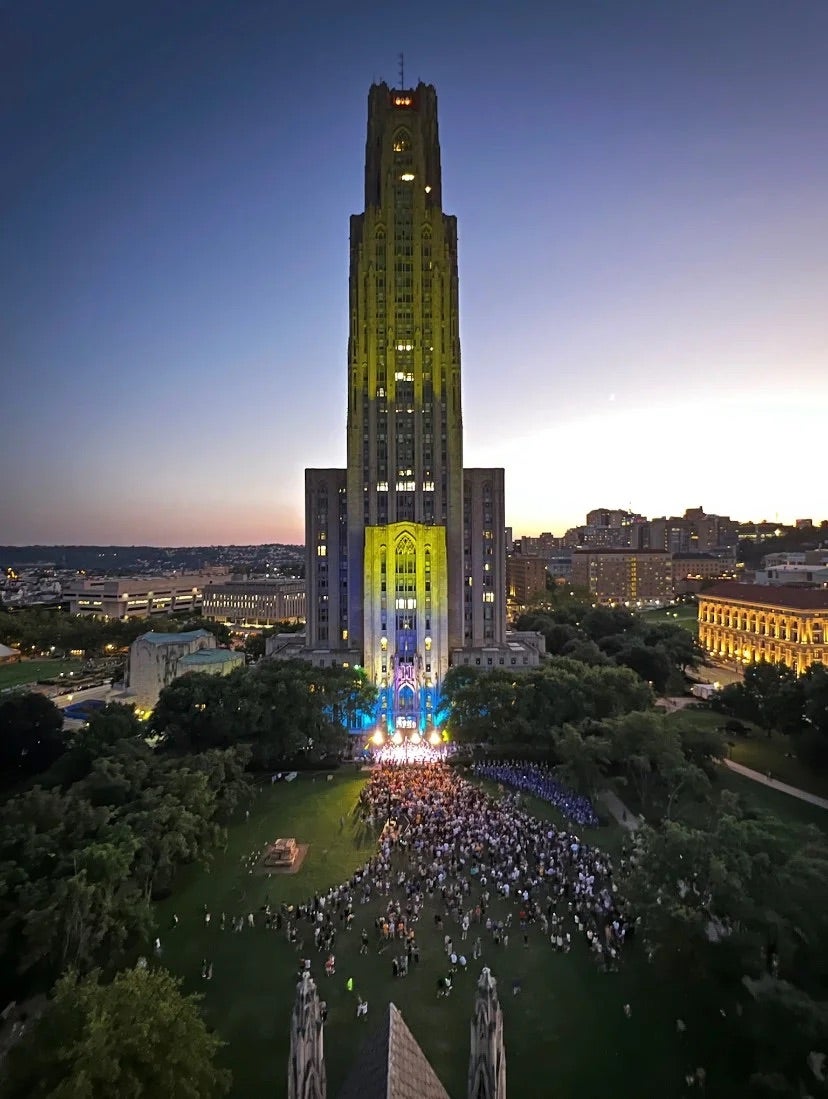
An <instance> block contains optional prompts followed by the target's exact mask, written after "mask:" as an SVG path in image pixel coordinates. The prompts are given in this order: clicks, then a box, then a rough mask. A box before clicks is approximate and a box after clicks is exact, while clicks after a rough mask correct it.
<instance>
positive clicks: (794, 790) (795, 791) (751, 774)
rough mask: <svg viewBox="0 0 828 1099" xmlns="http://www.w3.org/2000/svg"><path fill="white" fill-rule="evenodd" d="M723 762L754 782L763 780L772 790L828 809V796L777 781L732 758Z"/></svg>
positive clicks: (764, 784) (763, 783)
mask: <svg viewBox="0 0 828 1099" xmlns="http://www.w3.org/2000/svg"><path fill="white" fill-rule="evenodd" d="M722 763H723V764H724V765H725V767H727V769H728V770H729V771H734V772H735V773H736V774H737V775H743V776H744V777H745V778H749V779H751V780H752V781H753V782H761V783H762V785H763V786H770V788H771V789H772V790H779V791H780V793H783V794H790V796H791V797H792V798H799V800H800V801H807V802H810V804H811V805H818V806H819V807H820V809H828V798H821V797H819V796H818V795H817V794H809V793H808V791H807V790H800V789H799V788H798V787H796V786H789V785H788V784H787V782H777V780H776V779H775V778H768V776H767V775H763V774H762V773H761V772H760V771H754V770H752V768H750V767H745V766H744V764H742V763H736V762H734V761H733V760H732V759H723V760H722Z"/></svg>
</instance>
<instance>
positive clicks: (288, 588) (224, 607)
mask: <svg viewBox="0 0 828 1099" xmlns="http://www.w3.org/2000/svg"><path fill="white" fill-rule="evenodd" d="M201 613H202V615H203V617H204V618H212V619H215V620H216V621H217V622H224V623H225V624H226V625H228V626H236V627H238V628H240V629H255V628H257V627H261V626H272V625H274V624H275V623H277V622H303V621H304V620H305V581H304V580H290V579H287V578H281V577H276V578H271V579H267V578H265V579H259V580H228V581H226V582H225V583H220V584H210V586H209V587H207V588H205V589H204V600H203V605H202V608H201Z"/></svg>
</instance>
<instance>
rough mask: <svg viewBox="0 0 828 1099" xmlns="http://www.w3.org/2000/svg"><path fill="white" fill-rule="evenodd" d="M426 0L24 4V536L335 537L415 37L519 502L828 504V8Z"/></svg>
mask: <svg viewBox="0 0 828 1099" xmlns="http://www.w3.org/2000/svg"><path fill="white" fill-rule="evenodd" d="M419 10H420V11H421V13H422V14H423V19H422V20H421V21H418V22H417V23H416V24H415V23H414V21H412V20H411V19H410V17H409V18H406V17H405V14H404V13H393V12H390V13H389V12H386V11H385V9H384V8H383V9H380V8H379V7H378V6H377V5H362V6H357V8H355V9H354V11H352V12H349V13H348V14H347V17H346V16H345V15H344V14H343V13H342V12H341V11H339V10H338V9H336V8H334V7H333V6H330V7H327V6H326V5H324V4H323V5H322V6H321V8H317V9H314V13H313V17H311V16H309V15H303V14H302V13H301V12H295V11H291V12H289V13H288V14H287V15H285V14H284V13H282V12H278V13H277V12H276V11H275V8H269V6H268V5H260V4H258V3H245V4H241V5H231V4H230V3H208V4H206V5H205V4H199V5H196V4H187V3H185V4H181V5H176V6H175V8H174V11H173V12H172V13H170V12H169V11H168V10H167V9H165V8H163V7H162V6H161V5H157V4H152V3H151V4H149V5H146V6H145V7H144V8H142V10H141V11H140V13H137V14H135V15H131V16H130V17H129V18H128V19H126V18H123V17H122V16H121V17H120V18H119V15H118V13H113V12H112V11H110V10H108V8H107V6H105V5H102V4H100V5H96V4H91V5H87V6H86V8H85V9H84V10H83V12H81V13H80V14H78V12H76V11H73V12H71V13H69V12H61V11H60V10H59V8H58V6H57V5H55V9H54V18H53V19H44V18H42V13H41V16H37V15H36V14H35V13H33V12H26V11H23V10H18V11H15V12H7V13H6V14H5V16H4V19H5V20H6V24H7V31H8V32H9V33H7V34H6V38H7V41H10V42H12V43H13V45H14V49H13V50H12V51H11V54H13V56H10V58H9V64H8V65H7V66H6V70H7V73H9V74H11V75H10V76H7V81H6V88H5V97H6V99H7V100H8V103H9V105H10V109H7V111H6V112H5V121H4V122H3V123H2V129H3V136H4V138H5V139H6V140H5V145H6V147H7V148H11V149H13V150H14V151H15V153H16V156H15V157H14V158H13V162H12V163H10V164H7V165H6V166H5V167H4V171H3V174H2V178H0V198H2V200H3V203H4V210H5V211H6V221H7V224H6V228H5V234H4V238H3V245H2V249H1V250H0V288H2V291H3V295H4V301H5V303H6V306H7V323H6V326H5V328H6V332H5V335H6V341H4V342H6V347H5V350H4V365H5V366H6V368H7V369H6V370H5V371H4V381H5V386H4V393H3V398H4V399H3V402H2V412H0V428H1V429H2V439H3V444H4V445H3V446H2V448H0V450H2V457H3V463H4V472H5V474H6V475H5V476H4V479H3V488H2V490H0V519H1V520H2V521H1V522H0V542H2V543H15V544H28V543H42V544H73V543H86V544H89V543H101V544H120V543H126V544H159V545H197V544H229V543H235V544H248V543H257V542H277V541H278V542H290V543H299V542H301V541H303V528H304V516H303V503H304V500H303V485H302V478H303V469H304V467H305V466H307V465H311V466H318V467H326V466H340V465H342V463H343V460H344V456H345V446H344V426H345V417H344V414H343V409H344V408H345V404H346V382H347V359H346V354H345V351H344V347H345V342H346V338H347V331H348V323H347V322H348V318H347V308H348V305H347V269H348V242H347V228H346V227H347V217H348V215H349V214H350V213H351V212H352V211H353V210H355V209H359V208H360V192H361V184H362V164H361V150H362V146H363V143H364V129H363V127H364V121H363V110H364V90H365V88H366V87H367V85H368V84H369V83H370V82H371V80H372V78H376V79H380V78H385V79H386V80H387V81H388V82H389V83H395V84H396V83H398V80H397V62H396V55H397V52H398V50H399V49H400V48H401V47H402V48H404V49H405V50H406V83H407V84H411V83H412V82H415V81H416V79H417V77H420V76H421V77H422V79H423V80H426V81H428V82H430V83H433V84H434V85H435V86H436V89H437V93H438V95H439V97H440V109H441V137H442V142H443V146H444V157H443V190H444V202H445V206H446V208H447V209H450V210H451V211H452V212H453V213H455V214H456V215H457V217H458V222H459V225H460V243H459V257H460V272H461V279H460V302H461V305H460V316H461V330H460V338H461V343H462V347H463V404H464V433H465V440H466V443H465V461H466V463H467V464H469V465H480V466H504V467H505V469H506V485H505V491H506V521H507V523H508V524H509V525H510V526H512V527H513V529H514V531H515V534H516V535H518V534H536V533H539V532H540V531H542V530H552V531H553V532H554V533H556V534H561V533H563V530H565V529H566V528H568V527H571V526H574V525H577V524H579V523H581V522H582V520H583V516H584V513H585V511H586V510H588V509H589V508H590V507H595V506H606V507H617V508H627V507H630V506H632V507H634V508H635V509H636V510H640V511H641V512H642V513H644V514H647V515H650V516H658V515H674V514H681V513H682V512H683V511H684V508H685V507H691V506H696V505H698V504H702V505H703V506H704V507H705V509H706V510H707V511H708V512H716V513H720V514H730V515H731V516H732V517H733V518H736V519H742V520H747V519H753V520H757V521H758V520H760V519H770V520H774V519H776V518H777V516H778V518H779V521H780V522H788V523H792V522H793V521H794V520H795V519H797V518H801V517H803V516H810V515H812V513H814V512H819V511H820V501H819V500H818V499H817V498H816V496H817V473H816V470H815V467H813V466H810V465H809V463H812V462H813V461H814V459H813V458H812V457H811V455H812V454H814V452H816V453H817V454H818V453H819V439H820V438H821V430H824V427H823V425H824V422H825V417H826V414H827V413H828V362H826V347H828V318H826V315H825V309H824V302H825V300H826V297H827V296H828V294H827V293H826V292H827V291H828V258H826V257H828V252H827V251H826V249H825V247H824V237H825V230H826V228H827V227H828V226H826V206H825V198H824V195H825V193H826V183H827V182H828V150H826V147H825V142H824V140H822V134H823V126H824V123H823V120H822V107H821V104H822V103H823V102H824V101H825V98H826V95H828V74H826V72H825V71H824V67H823V65H822V58H821V53H820V43H821V42H822V41H824V36H825V31H826V30H828V9H824V8H823V9H820V8H818V6H817V5H813V4H807V3H794V4H792V5H788V6H786V8H785V9H784V11H783V10H781V9H778V8H776V7H774V6H773V5H771V4H764V3H758V4H757V3H750V4H748V3H735V4H733V5H728V7H727V9H726V10H724V9H723V8H722V7H721V6H719V5H715V4H712V3H708V4H700V5H695V6H694V7H693V8H692V10H690V9H686V10H679V9H671V11H670V12H669V13H668V12H666V11H665V10H664V9H663V7H662V6H661V5H657V4H654V3H633V4H630V5H625V6H624V8H623V10H622V9H621V8H617V9H616V8H612V7H610V6H608V5H601V4H594V5H581V4H578V5H575V4H561V5H553V6H549V5H532V4H519V5H517V7H516V8H514V10H513V11H512V12H511V14H510V15H508V16H507V15H506V14H505V13H504V12H502V11H497V10H494V9H491V10H490V9H487V8H485V7H483V8H480V9H479V10H477V11H476V13H475V17H474V18H473V19H472V18H471V17H469V16H468V14H466V13H465V12H464V11H463V9H462V7H461V6H459V5H455V6H452V5H449V6H448V7H447V8H446V7H441V8H439V9H438V8H437V7H436V5H435V6H429V5H428V4H426V5H424V6H421V8H420V9H419ZM379 11H382V13H383V18H382V19H381V20H379V21H378V20H377V19H376V13H377V12H379ZM429 12H431V13H432V16H433V18H432V19H431V20H429V18H428V13H429ZM320 13H321V16H322V18H320ZM438 17H439V19H440V26H441V34H440V35H439V36H435V35H434V33H433V20H434V19H436V18H438ZM343 42H344V43H346V45H345V46H343ZM307 211H313V215H312V216H308V215H307ZM9 471H10V472H11V476H10V475H9ZM822 510H824V508H823V509H822ZM820 517H821V516H820V515H817V514H813V518H814V519H815V521H819V518H820Z"/></svg>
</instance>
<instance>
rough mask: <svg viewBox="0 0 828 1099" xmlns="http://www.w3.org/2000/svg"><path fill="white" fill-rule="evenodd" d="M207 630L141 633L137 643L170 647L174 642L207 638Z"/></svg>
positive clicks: (208, 632) (208, 633)
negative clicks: (145, 642)
mask: <svg viewBox="0 0 828 1099" xmlns="http://www.w3.org/2000/svg"><path fill="white" fill-rule="evenodd" d="M209 636H210V631H209V630H187V631H186V632H184V633H155V632H154V631H150V632H149V633H142V634H141V636H140V637H139V638H138V640H139V641H148V642H149V643H150V645H171V644H174V643H175V642H190V641H198V639H199V638H200V637H209Z"/></svg>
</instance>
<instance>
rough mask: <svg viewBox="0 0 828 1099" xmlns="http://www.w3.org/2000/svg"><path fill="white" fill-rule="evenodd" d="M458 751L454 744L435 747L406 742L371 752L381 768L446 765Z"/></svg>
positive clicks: (373, 759) (385, 745) (374, 760)
mask: <svg viewBox="0 0 828 1099" xmlns="http://www.w3.org/2000/svg"><path fill="white" fill-rule="evenodd" d="M456 750H457V749H456V748H455V746H454V745H453V744H437V745H433V744H428V743H425V742H421V743H419V744H412V743H411V741H405V742H404V743H403V744H384V745H383V746H382V747H381V748H373V749H372V750H371V751H370V758H371V760H372V762H374V763H379V764H380V766H384V765H387V764H392V765H396V766H398V767H399V766H402V765H405V764H421V763H445V762H446V761H447V760H448V758H449V757H450V756H451V755H453V754H454V752H455V751H456Z"/></svg>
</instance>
